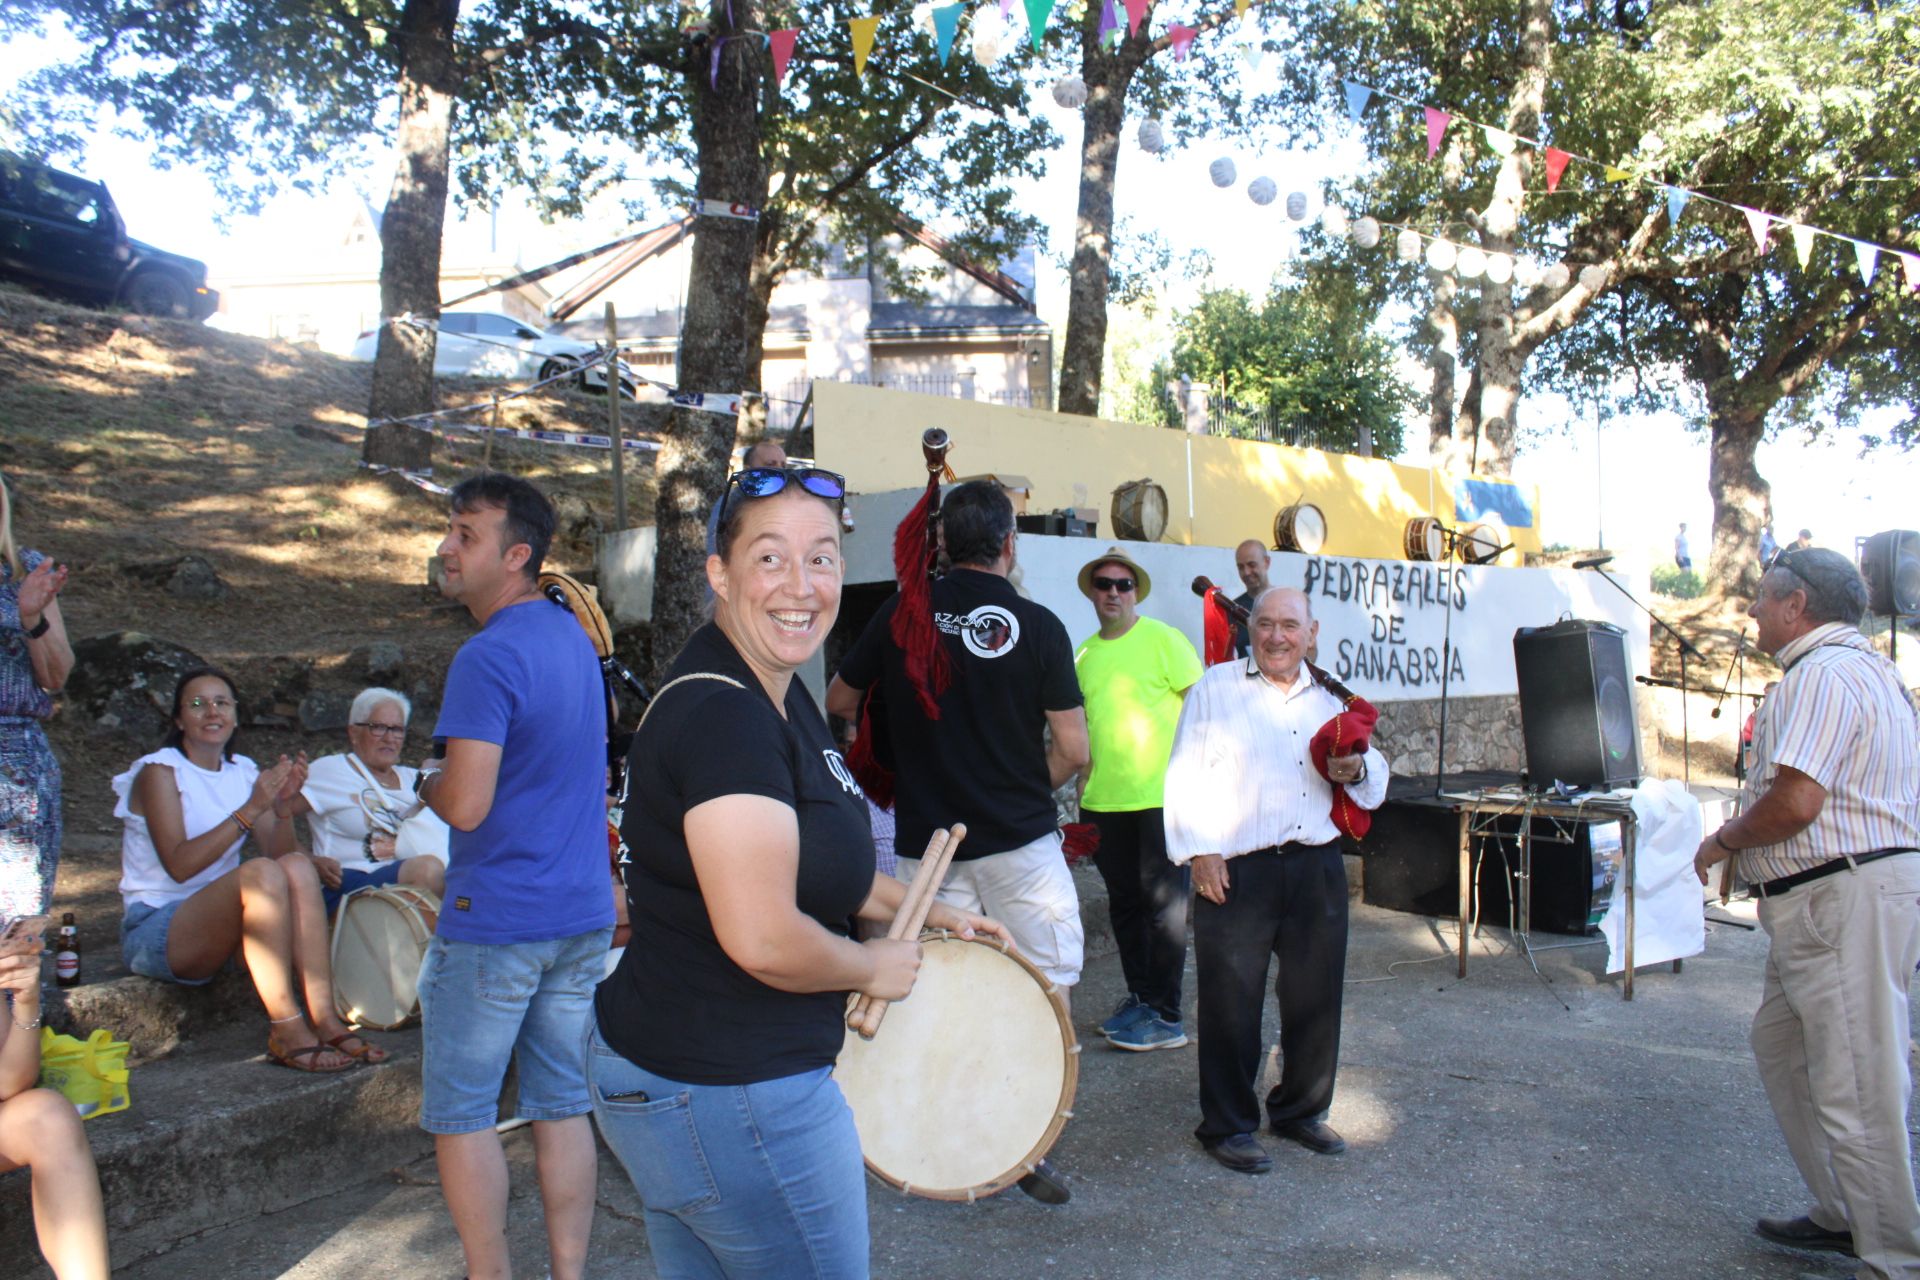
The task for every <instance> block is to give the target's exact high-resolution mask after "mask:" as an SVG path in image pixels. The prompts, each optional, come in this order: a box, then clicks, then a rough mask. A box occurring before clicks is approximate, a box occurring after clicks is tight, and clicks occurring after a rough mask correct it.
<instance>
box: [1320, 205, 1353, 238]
mask: <svg viewBox="0 0 1920 1280" xmlns="http://www.w3.org/2000/svg"><path fill="white" fill-rule="evenodd" d="M1320 228H1321V230H1323V231H1325V232H1326V233H1327V234H1328V235H1330V236H1336V237H1344V236H1345V235H1346V234H1347V233H1348V232H1349V231H1351V230H1352V229H1353V224H1352V223H1350V222H1348V221H1347V211H1346V210H1345V209H1342V208H1341V207H1340V206H1339V205H1337V204H1330V205H1328V206H1327V207H1326V208H1324V209H1322V210H1321V211H1320Z"/></svg>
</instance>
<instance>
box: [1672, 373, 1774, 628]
mask: <svg viewBox="0 0 1920 1280" xmlns="http://www.w3.org/2000/svg"><path fill="white" fill-rule="evenodd" d="M1707 416H1708V423H1709V425H1710V428H1711V431H1712V436H1711V440H1710V443H1709V446H1708V449H1709V452H1708V458H1707V492H1708V493H1710V494H1711V495H1712V496H1713V550H1712V552H1711V553H1710V554H1709V556H1708V559H1707V582H1708V583H1709V584H1710V585H1711V586H1712V587H1713V588H1714V589H1715V590H1717V591H1720V592H1722V593H1724V594H1726V595H1729V596H1739V597H1744V598H1747V599H1751V598H1752V596H1753V593H1754V592H1755V591H1756V590H1758V589H1759V586H1760V568H1761V566H1760V555H1759V547H1760V526H1761V525H1763V524H1765V523H1766V518H1767V517H1766V513H1767V509H1768V505H1769V503H1770V502H1771V501H1772V494H1773V488H1772V486H1771V485H1769V484H1768V483H1767V481H1766V479H1765V477H1763V476H1762V475H1761V474H1760V468H1759V467H1758V466H1756V465H1755V463H1754V455H1755V454H1756V453H1757V452H1758V450H1759V448H1760V441H1761V439H1762V437H1763V436H1765V434H1766V413H1765V411H1761V412H1759V413H1755V412H1753V410H1752V409H1751V408H1749V407H1747V406H1744V405H1732V404H1725V403H1714V402H1713V400H1712V399H1710V400H1709V402H1708V405H1707ZM1663 532H1664V531H1663Z"/></svg>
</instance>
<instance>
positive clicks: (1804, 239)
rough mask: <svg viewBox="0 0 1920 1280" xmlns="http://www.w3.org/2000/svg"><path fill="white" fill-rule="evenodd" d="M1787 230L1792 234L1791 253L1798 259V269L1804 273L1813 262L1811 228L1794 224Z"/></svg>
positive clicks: (1812, 232) (1812, 233)
mask: <svg viewBox="0 0 1920 1280" xmlns="http://www.w3.org/2000/svg"><path fill="white" fill-rule="evenodd" d="M1788 230H1789V231H1791V232H1792V233H1793V252H1794V254H1795V255H1796V256H1798V257H1799V259H1800V269H1801V270H1802V271H1805V270H1806V269H1807V263H1809V262H1811V261H1812V260H1813V236H1814V231H1813V228H1812V227H1809V226H1805V225H1803V224H1802V223H1798V222H1796V223H1794V224H1793V225H1792V226H1791V227H1789V228H1788Z"/></svg>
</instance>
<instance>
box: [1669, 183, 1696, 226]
mask: <svg viewBox="0 0 1920 1280" xmlns="http://www.w3.org/2000/svg"><path fill="white" fill-rule="evenodd" d="M1692 198H1693V195H1692V193H1691V192H1689V191H1686V190H1684V189H1682V188H1680V187H1668V188H1667V221H1668V222H1669V223H1671V224H1672V225H1673V229H1674V230H1676V231H1677V230H1679V228H1680V215H1681V214H1683V213H1685V212H1686V211H1687V201H1688V200H1691V199H1692Z"/></svg>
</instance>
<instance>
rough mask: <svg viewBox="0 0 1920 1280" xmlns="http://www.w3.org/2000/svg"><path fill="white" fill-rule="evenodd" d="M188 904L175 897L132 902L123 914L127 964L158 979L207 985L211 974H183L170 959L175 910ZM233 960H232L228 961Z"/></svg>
mask: <svg viewBox="0 0 1920 1280" xmlns="http://www.w3.org/2000/svg"><path fill="white" fill-rule="evenodd" d="M186 904H187V899H185V898H176V899H175V900H174V901H172V902H169V903H165V904H164V905H162V906H158V907H154V906H149V905H147V904H146V903H144V902H129V903H128V904H127V912H126V914H125V915H123V916H121V917H120V958H121V959H123V960H125V961H126V962H127V968H128V969H130V970H131V971H133V972H134V973H137V974H139V975H140V976H141V977H143V978H152V979H153V980H154V981H156V982H177V983H179V984H180V985H181V986H183V987H204V986H206V985H207V984H208V983H209V982H212V981H213V978H212V977H205V978H183V977H181V976H180V975H179V974H177V973H175V972H174V971H173V966H172V965H170V964H168V963H167V935H168V934H169V933H171V932H172V931H173V914H174V912H176V911H178V910H180V908H181V907H183V906H185V905H186ZM229 963H231V962H229Z"/></svg>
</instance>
